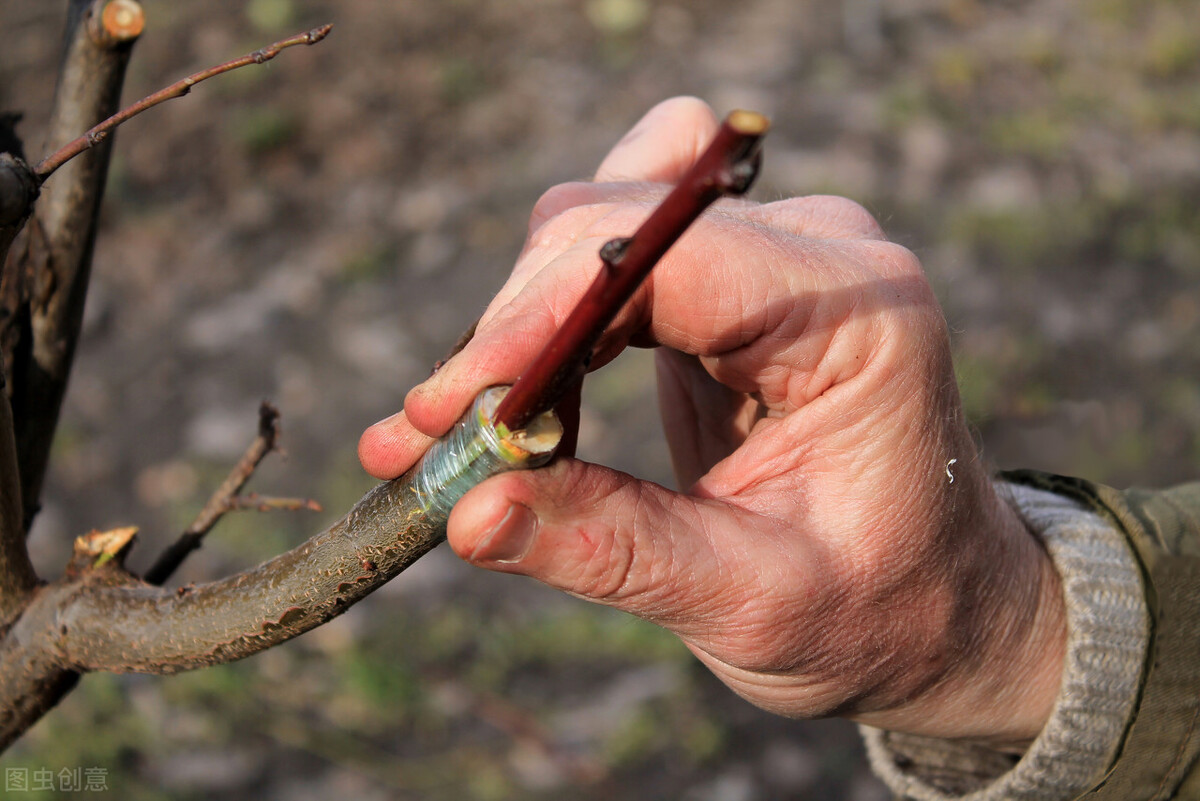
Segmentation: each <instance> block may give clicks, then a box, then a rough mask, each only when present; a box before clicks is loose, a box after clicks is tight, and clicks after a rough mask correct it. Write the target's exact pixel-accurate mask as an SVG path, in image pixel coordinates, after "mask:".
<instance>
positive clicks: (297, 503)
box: [225, 492, 324, 512]
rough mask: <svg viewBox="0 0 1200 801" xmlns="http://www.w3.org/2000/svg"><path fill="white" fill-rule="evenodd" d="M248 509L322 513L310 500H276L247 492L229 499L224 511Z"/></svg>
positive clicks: (317, 504)
mask: <svg viewBox="0 0 1200 801" xmlns="http://www.w3.org/2000/svg"><path fill="white" fill-rule="evenodd" d="M244 509H249V510H251V511H254V512H298V511H309V512H322V511H324V509H322V508H321V504H319V503H317V502H316V501H315V500H313V499H312V498H276V497H274V496H271V495H259V494H258V493H257V492H248V493H246V494H245V495H238V496H236V497H234V498H230V499H229V503H228V505H227V508H226V510H225V511H227V512H240V511H242V510H244Z"/></svg>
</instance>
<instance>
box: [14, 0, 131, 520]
mask: <svg viewBox="0 0 1200 801" xmlns="http://www.w3.org/2000/svg"><path fill="white" fill-rule="evenodd" d="M113 3H119V4H120V8H122V9H124V10H125V11H124V12H123V13H125V14H128V13H131V12H130V8H131V7H136V5H137V4H136V3H135V2H133V0H108V2H106V1H105V0H71V3H70V6H69V9H68V14H67V27H66V35H65V50H64V53H63V59H62V63H61V66H60V71H59V83H58V86H57V88H56V89H55V97H54V107H53V111H52V113H51V118H50V125H49V129H48V132H47V143H48V146H49V147H50V148H57V147H59V146H60V145H61V144H62V143H63V142H67V141H69V140H71V139H73V138H74V137H75V136H76V135H77V134H78V132H79V131H82V130H86V129H88V128H90V127H91V126H93V125H95V124H96V123H97V122H98V121H99V120H102V119H104V118H105V117H107V116H109V115H110V114H112V113H113V112H114V111H115V110H116V109H117V104H118V101H119V100H120V95H121V85H122V82H123V81H124V76H125V67H126V64H127V63H128V61H129V54H130V51H131V49H132V46H133V41H134V39H135V38H136V36H133V37H132V38H130V37H125V36H119V35H116V36H114V35H111V32H110V31H108V30H106V28H105V17H106V13H105V12H106V8H107V7H108V6H110V5H111V4H113ZM139 11H140V9H139ZM108 16H109V18H110V19H111V18H112V12H109V14H108ZM117 16H121V15H117ZM110 153H111V147H110V146H108V145H107V144H106V145H105V146H102V147H98V148H95V149H93V150H92V151H90V152H89V153H88V154H86V155H85V156H83V157H81V158H79V159H76V160H74V161H73V162H71V163H70V165H69V166H67V167H65V168H64V169H63V170H62V171H61V172H60V174H59V177H58V180H56V181H55V182H54V185H53V186H49V187H46V188H45V189H44V191H43V195H42V198H41V200H40V202H39V203H38V205H37V209H36V211H35V213H34V216H33V220H32V223H31V225H30V230H29V236H28V237H27V240H26V249H25V252H24V253H23V254H21V263H20V264H19V265H15V266H14V265H11V264H10V265H9V266H8V267H6V272H11V273H12V274H13V275H14V276H15V277H16V278H17V279H18V280H21V281H22V282H23V283H25V286H23V287H21V288H20V295H21V297H22V299H23V304H22V305H24V303H28V304H29V310H28V318H27V321H26V322H25V324H24V326H27V327H24V326H23V328H24V330H23V331H21V332H20V337H19V341H18V342H16V343H15V344H14V346H13V350H11V351H6V352H5V354H4V357H5V366H6V368H7V369H9V371H10V379H11V380H10V382H9V384H10V392H11V396H12V407H13V408H12V411H13V418H14V420H15V422H16V427H17V457H18V463H19V465H20V471H21V491H22V496H23V498H22V507H23V509H24V514H25V527H26V529H28V525H29V522H30V521H31V520H32V518H33V516H34V514H35V513H36V511H37V508H38V498H39V497H40V495H41V488H42V480H43V476H44V474H45V470H46V463H47V459H48V458H49V450H50V441H51V439H52V438H53V436H54V429H55V427H56V425H57V423H58V413H59V409H60V407H61V405H62V398H63V394H64V392H65V390H66V383H67V375H68V372H69V371H70V367H71V361H72V359H73V357H74V354H75V344H76V341H77V340H78V337H79V329H80V326H81V324H82V319H83V304H84V299H85V296H86V294H87V283H88V277H89V275H90V272H91V258H92V246H93V243H94V242H95V236H96V217H97V214H98V212H99V209H100V199H101V196H102V195H103V192H104V182H105V177H106V175H107V173H108V162H109V156H110ZM14 255H16V254H14ZM19 316H21V317H23V315H19ZM5 344H6V345H7V344H9V343H5Z"/></svg>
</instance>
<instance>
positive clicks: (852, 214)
mask: <svg viewBox="0 0 1200 801" xmlns="http://www.w3.org/2000/svg"><path fill="white" fill-rule="evenodd" d="M768 208H769V210H770V212H771V213H772V214H773V215H774V214H787V215H792V216H794V217H796V218H798V219H801V220H809V221H810V223H809V226H806V227H811V228H812V229H814V230H815V231H816V232H818V233H821V234H824V235H826V236H831V237H835V238H856V239H880V240H882V239H886V235H885V234H884V232H883V228H882V227H881V226H880V225H879V221H878V220H876V219H875V216H874V215H873V214H871V212H869V211H867V209H866V208H865V207H864V206H863V205H862V204H860V203H858V202H856V201H853V200H850V199H849V198H845V197H840V196H837V195H809V196H806V197H795V198H788V199H786V200H780V201H776V202H774V203H770V204H768Z"/></svg>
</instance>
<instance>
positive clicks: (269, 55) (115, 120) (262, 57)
mask: <svg viewBox="0 0 1200 801" xmlns="http://www.w3.org/2000/svg"><path fill="white" fill-rule="evenodd" d="M331 30H333V26H332V25H322V26H321V27H319V28H313V29H312V30H311V31H308V32H307V33H301V34H297V35H295V36H293V37H291V38H288V39H284V40H282V41H279V42H276V43H275V44H273V45H270V46H268V47H264V48H262V49H261V50H255V51H254V52H253V53H247V54H246V55H244V56H242V57H241V58H235V59H233V60H232V61H226V62H225V63H224V64H218V65H216V66H215V67H209V68H208V69H206V70H201V71H200V72H197V73H193V74H192V75H189V76H188V77H186V78H184V79H183V80H181V81H176V82H175V83H173V84H171V85H170V86H168V87H166V88H164V89H160V90H159V91H157V92H155V93H154V94H152V95H149V96H148V97H144V98H142V99H141V100H139V101H138V102H136V103H134V104H133V105H132V106H127V107H126V108H123V109H121V110H120V111H118V112H117V113H116V114H114V115H112V116H111V117H109V118H108V119H106V120H105V121H104V122H102V123H100V124H99V125H97V126H95V127H93V128H91V129H89V130H88V131H87V132H85V133H84V134H83V135H82V136H79V137H78V138H76V139H74V140H72V141H71V142H68V143H67V144H66V145H64V146H63V147H61V148H59V149H58V150H57V151H55V152H54V153H51V154H50V155H49V156H47V157H46V158H44V159H42V161H41V162H40V163H39V164H38V165H37V167H35V168H34V173H35V174H36V175H37V177H38V180H39V181H45V180H46V179H47V178H49V177H50V175H51V174H53V172H54V171H55V170H57V169H58V168H59V167H61V166H62V165H63V164H65V163H66V162H67V161H69V160H71V159H72V158H74V157H75V156H78V155H79V154H80V153H82V152H83V151H85V150H87V149H88V148H91V147H95V146H96V145H97V144H99V143H100V142H102V141H104V138H105V137H106V136H108V134H109V132H110V131H112V130H113V129H114V128H116V127H117V126H118V125H120V124H121V123H123V122H125V121H126V120H128V119H130V118H131V117H135V116H137V115H138V114H141V113H142V112H143V111H145V110H146V109H149V108H153V107H154V106H157V105H158V104H159V103H163V102H165V101H167V100H172V99H174V98H176V97H182V96H183V95H186V94H187V93H188V92H190V91H191V90H192V87H193V86H195V85H196V84H198V83H200V82H201V81H204V80H207V79H209V78H212V77H214V76H217V75H220V74H222V73H225V72H229V71H230V70H235V69H238V68H239V67H245V66H249V65H250V64H264V63H266V62H268V61H270V60H271V59H273V58H275V56H277V55H279V53H280V51H281V50H283V49H285V48H288V47H291V46H293V45H311V44H316V43H317V42H319V41H321V40H322V39H324V38H325V37H326V36H328V35H329V32H330V31H331Z"/></svg>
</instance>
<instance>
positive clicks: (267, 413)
mask: <svg viewBox="0 0 1200 801" xmlns="http://www.w3.org/2000/svg"><path fill="white" fill-rule="evenodd" d="M278 439H279V411H278V410H277V409H276V408H275V407H274V406H272V405H271V404H269V403H266V402H264V403H263V404H262V405H261V406H260V407H259V408H258V435H257V436H255V438H254V441H253V442H251V443H250V446H249V447H248V448H246V452H245V453H243V454H242V458H241V459H238V462H237V464H236V465H234V466H233V469H232V470H230V471H229V475H228V476H226V477H225V480H224V481H222V482H221V485H220V486H219V487H217V489H216V490H215V491H214V492H213V494H212V496H210V497H209V499H208V502H207V503H206V504H204V508H203V509H201V510H200V514H198V515H197V516H196V519H195V520H193V521H192V524H191V525H190V526H188V527H187V528H186V529H185V530H184V532H183V534H181V535H180V536H179V539H177V540H175V542H173V543H172V544H171V545H170V547H168V548H167V549H166V550H165V551H163V552H162V554H161V555H160V556H159V557H158V559H157V560H156V561H155V562H154V564H153V565H152V566H151V567H150V569H149V570H148V571H146V576H145V579H146V581H147V582H149V583H150V584H162V583H163V582H164V581H166V580H167V579H168V578H170V577H171V574H172V573H174V572H175V571H176V570H177V569H178V568H179V566H180V565H181V564H183V560H184V559H186V558H187V557H188V554H190V553H191V552H192V551H194V550H196V549H197V548H199V547H200V545H201V543H202V542H203V541H204V537H205V535H207V534H208V532H209V531H211V530H212V528H213V526H215V525H216V524H217V521H219V520H220V519H221V518H222V517H223V516H224V515H225V514H226V513H227V512H231V511H233V510H234V509H239V508H248V505H247V504H246V502H245V501H243V500H242V499H240V497H239V495H238V493H240V492H241V491H242V487H244V486H246V482H247V481H249V480H250V477H251V476H252V475H254V471H255V470H256V469H258V466H259V465H260V464H261V463H262V460H263V459H265V458H266V457H267V454H269V453H270V452H271V451H273V450H275V443H276V441H277V440H278ZM262 503H263V502H262V501H261V500H259V501H257V504H258V505H257V506H255V507H254V508H297V509H301V508H308V509H311V508H313V505H315V504H313V502H312V501H296V502H292V501H289V503H292V504H293V505H292V506H290V507H286V506H284V505H274V506H272V505H270V504H268V505H266V506H265V507H264V506H262ZM317 508H318V509H319V508H320V507H317Z"/></svg>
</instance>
